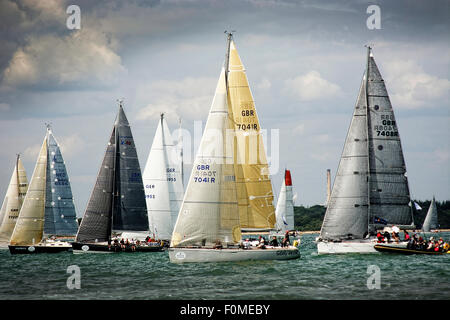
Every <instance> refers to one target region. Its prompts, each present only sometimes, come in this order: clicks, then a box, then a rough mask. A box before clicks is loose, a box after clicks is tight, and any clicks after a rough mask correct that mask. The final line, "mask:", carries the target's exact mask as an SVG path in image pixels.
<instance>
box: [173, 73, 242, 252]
mask: <svg viewBox="0 0 450 320" xmlns="http://www.w3.org/2000/svg"><path fill="white" fill-rule="evenodd" d="M229 121H230V120H229V116H228V105H227V90H226V83H225V70H224V69H222V72H221V74H220V77H219V82H218V84H217V88H216V92H215V96H214V99H213V102H212V106H211V109H210V112H209V115H208V120H207V122H206V126H205V131H204V133H203V136H202V139H201V142H200V147H199V150H198V152H197V155H196V159H195V162H194V165H193V169H192V173H191V176H190V178H189V182H188V185H187V188H186V193H185V195H184V199H183V203H182V205H181V209H180V213H179V215H178V219H177V222H176V225H175V228H174V232H173V235H172V241H171V247H182V246H189V245H199V246H203V247H205V246H206V247H210V246H213V244H214V243H216V241H221V243H222V244H224V245H225V244H227V243H237V242H238V241H240V239H241V230H240V224H239V211H238V202H237V196H236V178H235V175H234V166H233V157H232V155H230V154H229V152H228V153H227V150H226V145H227V144H226V141H224V139H226V133H227V129H229V128H230V123H229Z"/></svg>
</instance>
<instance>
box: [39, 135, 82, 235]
mask: <svg viewBox="0 0 450 320" xmlns="http://www.w3.org/2000/svg"><path fill="white" fill-rule="evenodd" d="M47 146H48V149H47V152H48V155H47V169H46V170H47V173H46V194H45V223H44V234H46V235H58V236H74V235H76V234H77V230H78V223H77V220H76V218H77V216H76V212H75V205H74V203H73V196H72V189H71V187H70V181H69V176H68V175H67V170H66V165H65V163H64V160H63V157H62V154H61V150H60V148H59V145H58V143H57V142H56V139H55V137H54V136H53V133H52V131H51V129H50V127H49V126H48V127H47Z"/></svg>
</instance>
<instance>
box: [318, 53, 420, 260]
mask: <svg viewBox="0 0 450 320" xmlns="http://www.w3.org/2000/svg"><path fill="white" fill-rule="evenodd" d="M394 225H395V226H397V227H399V228H400V229H402V228H403V229H406V228H411V229H412V228H414V222H413V215H412V207H411V199H410V193H409V187H408V178H407V175H406V166H405V160H404V157H403V151H402V147H401V142H400V136H399V131H398V128H397V124H396V121H395V117H394V111H393V109H392V106H391V102H390V100H389V96H388V93H387V90H386V87H385V84H384V80H383V78H382V77H381V74H380V72H379V70H378V67H377V65H376V63H375V60H374V57H373V54H372V51H371V48H370V47H367V65H366V71H365V74H364V77H363V80H362V83H361V87H360V91H359V96H358V100H357V102H356V106H355V109H354V113H353V118H352V121H351V124H350V128H349V130H348V133H347V138H346V141H345V144H344V148H343V151H342V155H341V160H340V163H339V168H338V171H337V173H336V177H335V180H334V184H333V189H332V191H331V197H330V201H329V202H328V204H327V210H326V213H325V217H324V220H323V224H322V228H321V230H320V235H319V237H318V239H317V251H318V253H319V254H326V253H352V252H355V253H373V252H376V250H375V249H374V244H375V242H374V241H375V240H374V235H375V233H376V230H379V229H382V228H384V227H386V226H394Z"/></svg>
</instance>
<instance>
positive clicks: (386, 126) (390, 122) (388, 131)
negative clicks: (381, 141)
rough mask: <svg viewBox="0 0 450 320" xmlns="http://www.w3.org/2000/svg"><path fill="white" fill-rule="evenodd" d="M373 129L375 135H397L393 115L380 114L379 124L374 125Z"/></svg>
mask: <svg viewBox="0 0 450 320" xmlns="http://www.w3.org/2000/svg"><path fill="white" fill-rule="evenodd" d="M373 129H374V130H375V131H376V132H377V137H379V136H383V137H398V131H397V126H396V123H395V120H394V116H393V115H381V125H375V126H374V127H373Z"/></svg>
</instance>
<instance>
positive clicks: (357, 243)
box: [317, 240, 378, 254]
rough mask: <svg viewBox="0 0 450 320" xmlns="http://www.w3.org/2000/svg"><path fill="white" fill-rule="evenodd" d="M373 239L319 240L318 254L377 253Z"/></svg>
mask: <svg viewBox="0 0 450 320" xmlns="http://www.w3.org/2000/svg"><path fill="white" fill-rule="evenodd" d="M375 244H376V241H373V240H348V241H342V242H323V241H318V242H317V253H318V254H345V253H377V252H378V251H376V250H375V248H374V245H375Z"/></svg>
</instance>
